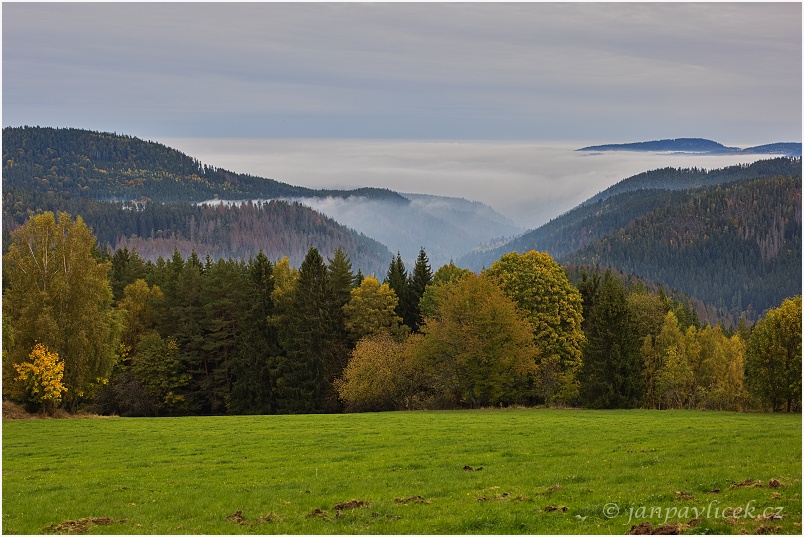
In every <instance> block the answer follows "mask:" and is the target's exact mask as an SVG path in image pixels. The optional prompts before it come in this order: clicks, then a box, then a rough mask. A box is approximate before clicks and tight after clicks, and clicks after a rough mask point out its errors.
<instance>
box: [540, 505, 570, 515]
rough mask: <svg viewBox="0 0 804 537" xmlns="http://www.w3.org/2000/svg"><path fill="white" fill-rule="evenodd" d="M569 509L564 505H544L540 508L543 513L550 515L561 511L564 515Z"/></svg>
mask: <svg viewBox="0 0 804 537" xmlns="http://www.w3.org/2000/svg"><path fill="white" fill-rule="evenodd" d="M568 509H569V508H568V507H567V506H566V505H545V506H544V507H542V512H543V513H552V512H553V511H561V512H562V513H566V512H567V510H568Z"/></svg>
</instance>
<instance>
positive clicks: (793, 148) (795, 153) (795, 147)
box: [577, 138, 801, 157]
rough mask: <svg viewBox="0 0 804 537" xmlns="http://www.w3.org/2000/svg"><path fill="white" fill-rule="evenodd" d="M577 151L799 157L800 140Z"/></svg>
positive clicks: (692, 141)
mask: <svg viewBox="0 0 804 537" xmlns="http://www.w3.org/2000/svg"><path fill="white" fill-rule="evenodd" d="M577 151H646V152H657V151H658V152H679V153H703V154H726V153H745V154H763V155H784V156H788V157H800V156H801V142H775V143H772V144H765V145H758V146H753V147H746V148H743V149H741V148H739V147H727V146H725V145H723V144H721V143H718V142H715V141H713V140H707V139H706V138H673V139H665V140H652V141H649V142H632V143H625V144H603V145H591V146H588V147H582V148H580V149H577Z"/></svg>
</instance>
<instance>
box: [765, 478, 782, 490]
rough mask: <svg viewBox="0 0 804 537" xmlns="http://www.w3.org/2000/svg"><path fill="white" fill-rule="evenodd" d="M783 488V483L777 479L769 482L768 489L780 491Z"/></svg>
mask: <svg viewBox="0 0 804 537" xmlns="http://www.w3.org/2000/svg"><path fill="white" fill-rule="evenodd" d="M781 486H782V483H781V482H780V481H779V480H778V479H776V478H773V479H771V480H770V481H768V487H770V488H772V489H778V488H779V487H781Z"/></svg>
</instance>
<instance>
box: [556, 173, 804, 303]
mask: <svg viewBox="0 0 804 537" xmlns="http://www.w3.org/2000/svg"><path fill="white" fill-rule="evenodd" d="M801 223H802V222H801V176H798V177H791V176H776V177H770V178H762V179H754V180H750V181H743V182H739V183H734V184H730V185H727V186H724V187H710V188H707V189H701V190H694V191H688V192H686V193H685V195H683V196H682V197H680V198H677V199H675V200H673V201H672V202H671V203H668V204H666V205H665V206H664V207H661V208H657V209H655V210H653V211H651V212H650V213H648V214H646V215H644V216H641V217H639V218H636V219H634V220H633V221H632V222H630V223H629V224H627V225H626V226H624V227H622V228H620V229H619V230H617V231H616V232H614V233H612V234H610V235H608V236H607V237H605V238H603V239H602V240H600V241H596V242H594V243H592V244H589V245H588V246H586V247H584V248H582V249H581V250H579V251H576V252H574V253H572V254H570V255H567V256H565V257H564V258H563V261H564V262H567V263H573V264H594V265H601V266H610V267H616V268H617V269H618V270H620V271H622V272H625V273H634V274H639V275H641V276H644V277H646V278H648V279H649V280H653V281H656V282H660V283H662V284H664V285H667V286H669V287H672V288H674V289H678V290H680V291H683V292H685V293H687V294H688V295H691V296H695V297H698V298H701V299H702V300H704V301H705V302H706V303H707V304H708V305H710V306H714V307H716V308H718V309H719V310H720V311H722V312H723V313H730V314H732V315H736V314H739V313H740V312H742V311H744V310H747V313H748V317H749V318H756V315H758V314H761V313H762V312H764V311H765V310H766V309H768V308H770V307H774V306H776V305H778V304H779V303H781V301H782V299H784V298H786V297H789V296H792V295H796V294H800V293H801V274H802V272H801V238H802V237H801Z"/></svg>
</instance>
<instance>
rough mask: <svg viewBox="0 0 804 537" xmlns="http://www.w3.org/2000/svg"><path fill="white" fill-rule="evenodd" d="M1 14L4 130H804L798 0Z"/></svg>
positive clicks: (349, 133) (505, 134) (509, 134)
mask: <svg viewBox="0 0 804 537" xmlns="http://www.w3.org/2000/svg"><path fill="white" fill-rule="evenodd" d="M3 15H4V17H3V71H4V73H3V74H4V75H5V76H4V77H3V80H4V86H3V105H4V110H3V112H4V114H3V115H4V122H5V124H7V125H9V124H21V123H29V124H34V123H41V124H47V125H52V124H54V122H56V121H58V122H61V123H62V125H77V126H87V127H91V128H105V129H108V130H116V131H119V132H131V131H132V130H133V129H134V128H136V129H137V132H133V133H134V134H140V135H148V134H152V135H168V134H169V135H173V136H186V135H190V134H194V135H198V134H201V135H204V136H221V135H225V136H230V135H240V136H279V137H281V136H304V137H317V136H326V137H346V138H355V137H383V138H406V137H407V138H428V137H429V138H451V139H484V138H498V139H577V138H589V137H594V138H612V137H616V136H618V135H620V136H624V137H628V138H632V139H633V138H636V139H642V138H646V137H647V138H650V137H666V136H673V135H689V134H690V133H691V132H693V131H700V130H701V129H702V128H703V127H704V126H705V127H707V128H709V129H712V130H716V131H717V132H714V133H711V134H709V135H710V136H712V137H720V138H723V137H724V135H725V134H726V133H733V132H735V130H736V129H740V130H741V131H742V132H745V133H748V132H750V129H753V132H755V133H757V134H759V135H765V137H769V138H772V139H781V138H790V137H791V136H793V134H794V133H797V136H800V131H801V125H800V116H801V5H800V4H796V3H776V4H767V3H763V4H744V3H717V4H708V3H703V4H699V3H691V4H690V3H671V4H653V3H651V4H633V3H628V4H611V3H605V4H587V3H559V4H554V3H506V4H497V3H470V4H454V3H425V4H408V3H379V4H369V3H246V4H232V3H212V4H208V3H202V4H187V3H176V4H170V3H112V4H105V3H89V4H73V3H64V4H27V3H10V4H5V5H4V6H3ZM685 127H686V129H687V131H686V132H683V133H682V132H679V131H680V130H681V129H683V128H685ZM647 130H651V132H646V131H647ZM758 130H759V131H760V132H757V131H758ZM659 131H663V132H659ZM668 131H673V132H672V133H670V132H668ZM780 131H781V132H780Z"/></svg>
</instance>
